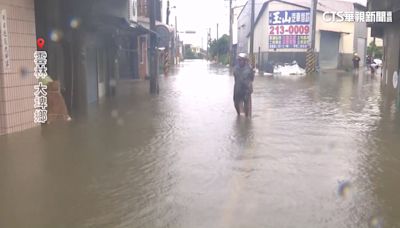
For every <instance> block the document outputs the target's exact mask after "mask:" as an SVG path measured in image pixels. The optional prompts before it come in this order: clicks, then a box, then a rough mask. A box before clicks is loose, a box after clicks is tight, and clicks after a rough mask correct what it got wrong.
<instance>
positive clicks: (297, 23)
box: [268, 10, 311, 49]
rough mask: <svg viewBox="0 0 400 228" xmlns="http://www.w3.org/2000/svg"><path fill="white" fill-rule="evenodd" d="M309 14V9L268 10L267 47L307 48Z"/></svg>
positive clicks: (309, 31)
mask: <svg viewBox="0 0 400 228" xmlns="http://www.w3.org/2000/svg"><path fill="white" fill-rule="evenodd" d="M310 23H311V14H310V11H309V10H286V11H270V12H269V28H268V35H269V36H268V37H269V48H270V49H275V48H276V49H282V48H302V49H305V48H308V45H309V36H310V33H311V28H310Z"/></svg>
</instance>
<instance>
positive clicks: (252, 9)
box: [250, 0, 255, 69]
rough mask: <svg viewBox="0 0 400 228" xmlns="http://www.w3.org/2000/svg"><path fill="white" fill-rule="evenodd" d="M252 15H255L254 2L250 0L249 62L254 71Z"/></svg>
mask: <svg viewBox="0 0 400 228" xmlns="http://www.w3.org/2000/svg"><path fill="white" fill-rule="evenodd" d="M254 14H255V0H251V22H250V25H251V26H250V58H251V59H250V61H251V66H252V67H253V69H254V66H255V64H254V62H255V61H254V60H255V59H254V17H255V16H254Z"/></svg>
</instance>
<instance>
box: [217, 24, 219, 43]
mask: <svg viewBox="0 0 400 228" xmlns="http://www.w3.org/2000/svg"><path fill="white" fill-rule="evenodd" d="M218 27H219V24H218V23H217V40H218V39H219V33H218V31H219V30H218Z"/></svg>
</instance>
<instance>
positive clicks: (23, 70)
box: [20, 67, 29, 78]
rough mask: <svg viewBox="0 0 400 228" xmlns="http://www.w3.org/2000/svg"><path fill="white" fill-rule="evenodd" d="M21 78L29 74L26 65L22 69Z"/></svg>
mask: <svg viewBox="0 0 400 228" xmlns="http://www.w3.org/2000/svg"><path fill="white" fill-rule="evenodd" d="M20 74H21V78H26V77H28V75H29V70H28V69H27V68H26V67H22V68H21V70H20Z"/></svg>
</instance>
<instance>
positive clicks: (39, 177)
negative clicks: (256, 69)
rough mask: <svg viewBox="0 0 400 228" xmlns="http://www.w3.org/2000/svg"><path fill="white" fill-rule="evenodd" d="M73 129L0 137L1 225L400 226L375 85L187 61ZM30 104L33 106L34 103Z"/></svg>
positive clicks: (389, 127)
mask: <svg viewBox="0 0 400 228" xmlns="http://www.w3.org/2000/svg"><path fill="white" fill-rule="evenodd" d="M160 88H161V90H160V95H158V96H152V95H149V93H148V90H149V85H148V82H137V81H135V82H128V81H127V82H120V83H119V90H118V94H119V95H118V97H116V98H114V99H109V100H107V101H104V102H101V103H100V104H98V105H92V106H91V107H90V110H89V112H88V114H87V115H82V116H76V117H75V118H74V121H73V122H72V123H71V124H55V125H50V126H45V127H42V128H36V129H32V130H28V131H25V132H23V133H18V134H13V135H8V136H2V137H0V227H4V228H14V227H16V228H19V227H21V228H22V227H23V228H24V227H28V228H36V227H37V228H47V227H49V228H58V227H68V228H69V227H138V228H143V227H145V228H147V227H150V228H153V227H155V228H158V227H160V228H163V227H171V228H175V227H176V228H192V227H193V228H213V227H216V228H219V227H223V228H225V227H226V228H243V227H255V228H258V227H260V228H265V227H271V228H286V227H287V228H292V227H304V228H310V227H318V228H320V227H327V228H331V227H332V228H339V227H357V228H358V227H366V228H369V227H377V228H378V227H379V228H381V227H385V228H386V227H389V228H392V227H400V115H399V113H398V111H396V110H397V106H396V100H395V99H391V98H386V96H383V92H384V90H382V89H381V82H380V78H379V77H372V76H370V75H368V74H366V75H359V76H358V77H353V76H352V75H351V74H349V73H344V72H342V73H340V72H333V71H330V72H324V73H321V74H320V75H319V76H310V77H267V76H260V77H256V81H255V83H254V94H253V108H254V109H253V118H252V119H246V118H245V117H243V116H242V117H239V118H238V117H237V115H236V112H235V110H234V107H233V101H232V92H233V77H232V76H230V75H229V71H228V70H227V69H225V68H222V67H216V66H212V65H209V64H208V63H207V62H205V61H187V62H185V63H182V65H181V67H179V68H178V69H176V70H175V72H174V74H173V75H171V76H169V77H167V78H164V77H162V78H160ZM32 102H33V101H32Z"/></svg>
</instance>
